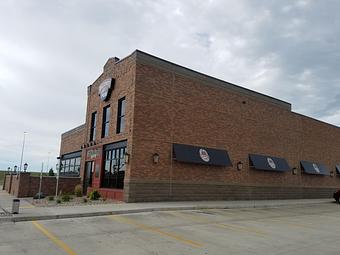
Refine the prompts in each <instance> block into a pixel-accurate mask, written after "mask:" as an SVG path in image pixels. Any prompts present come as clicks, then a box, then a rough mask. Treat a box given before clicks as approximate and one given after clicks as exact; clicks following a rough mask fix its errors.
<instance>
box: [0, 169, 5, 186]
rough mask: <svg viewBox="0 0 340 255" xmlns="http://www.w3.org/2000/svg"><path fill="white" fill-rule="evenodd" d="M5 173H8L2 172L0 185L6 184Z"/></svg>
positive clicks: (0, 173) (0, 171)
mask: <svg viewBox="0 0 340 255" xmlns="http://www.w3.org/2000/svg"><path fill="white" fill-rule="evenodd" d="M5 173H6V171H2V170H0V185H2V184H3V183H4V178H5Z"/></svg>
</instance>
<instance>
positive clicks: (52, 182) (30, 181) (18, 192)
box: [6, 173, 80, 197]
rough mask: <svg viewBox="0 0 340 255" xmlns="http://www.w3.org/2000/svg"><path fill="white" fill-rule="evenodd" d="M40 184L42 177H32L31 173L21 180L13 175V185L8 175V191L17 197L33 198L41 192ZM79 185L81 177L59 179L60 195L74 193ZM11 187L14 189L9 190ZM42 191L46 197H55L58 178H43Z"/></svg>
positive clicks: (23, 176) (23, 174)
mask: <svg viewBox="0 0 340 255" xmlns="http://www.w3.org/2000/svg"><path fill="white" fill-rule="evenodd" d="M39 183H40V177H37V176H30V173H21V174H20V176H19V178H17V177H16V175H12V183H10V175H7V176H6V191H7V192H9V193H10V194H12V195H14V196H16V197H33V196H34V195H35V194H37V193H38V192H39ZM78 184H80V178H79V177H59V184H58V187H59V188H58V190H59V192H58V193H59V194H60V193H73V192H74V188H75V186H76V185H78ZM10 185H11V186H12V187H11V189H10V190H9V186H10ZM41 191H42V192H43V193H44V195H46V196H51V195H55V191H56V177H53V176H43V178H42V182H41Z"/></svg>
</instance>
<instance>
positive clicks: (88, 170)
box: [84, 161, 94, 194]
mask: <svg viewBox="0 0 340 255" xmlns="http://www.w3.org/2000/svg"><path fill="white" fill-rule="evenodd" d="M93 166H94V161H87V162H86V165H85V176H84V194H86V192H87V188H88V187H92V175H93V168H94V167H93Z"/></svg>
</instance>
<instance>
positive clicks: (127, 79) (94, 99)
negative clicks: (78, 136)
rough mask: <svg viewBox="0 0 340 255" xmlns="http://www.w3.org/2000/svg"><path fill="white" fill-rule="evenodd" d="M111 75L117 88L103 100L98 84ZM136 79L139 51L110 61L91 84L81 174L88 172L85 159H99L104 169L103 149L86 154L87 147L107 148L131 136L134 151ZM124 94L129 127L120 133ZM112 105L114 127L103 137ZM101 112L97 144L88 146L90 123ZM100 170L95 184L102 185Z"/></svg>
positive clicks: (129, 140) (129, 138)
mask: <svg viewBox="0 0 340 255" xmlns="http://www.w3.org/2000/svg"><path fill="white" fill-rule="evenodd" d="M107 78H114V79H115V85H114V89H113V90H112V91H111V95H110V98H109V99H108V100H107V101H102V100H101V99H100V97H99V95H98V88H99V85H100V84H101V82H102V81H104V80H105V79H107ZM134 82H135V54H132V55H130V56H128V57H126V58H125V59H123V60H121V61H119V62H114V61H112V60H111V59H110V60H109V61H108V62H107V63H106V65H105V67H104V70H103V73H102V74H101V75H100V76H99V78H98V79H97V80H96V81H95V82H94V83H93V84H92V85H91V86H89V87H88V98H87V111H86V132H85V143H86V144H87V146H86V148H85V149H84V151H83V154H82V155H83V157H82V166H83V167H82V168H81V176H82V177H83V176H84V170H85V167H84V166H85V164H86V163H85V162H86V161H95V166H94V168H96V167H99V169H100V170H102V168H103V164H104V162H103V157H102V156H103V152H102V153H101V155H100V157H97V158H95V159H90V158H86V151H88V150H91V149H95V148H99V149H100V150H102V149H103V146H104V145H105V144H109V143H113V142H118V141H122V140H127V141H128V143H127V151H128V152H129V153H131V149H132V147H131V143H132V131H133V108H134V84H135V83H134ZM122 97H125V98H126V109H125V129H124V132H122V133H120V134H116V124H117V110H118V100H119V99H120V98H122ZM107 105H110V110H111V113H110V127H109V136H108V137H105V138H102V137H101V131H102V130H101V128H102V120H103V119H102V117H103V108H104V107H105V106H107ZM95 111H96V112H97V129H96V137H95V141H94V144H93V145H90V146H88V144H89V138H90V125H91V115H92V113H93V112H95ZM129 174H130V167H129V165H128V166H127V167H126V171H125V175H126V176H129ZM101 177H102V175H101V174H100V175H99V176H98V177H96V176H95V175H94V176H93V187H95V188H97V189H98V188H100V184H101Z"/></svg>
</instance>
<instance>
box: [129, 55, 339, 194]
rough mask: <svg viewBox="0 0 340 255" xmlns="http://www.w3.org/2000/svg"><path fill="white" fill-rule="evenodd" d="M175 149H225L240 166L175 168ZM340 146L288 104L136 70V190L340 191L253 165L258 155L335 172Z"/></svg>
mask: <svg viewBox="0 0 340 255" xmlns="http://www.w3.org/2000/svg"><path fill="white" fill-rule="evenodd" d="M172 143H182V144H191V145H197V146H205V147H212V148H221V149H226V150H227V151H228V152H229V155H230V157H231V159H232V162H233V165H234V166H233V167H213V166H204V165H193V164H184V163H179V162H176V161H172V160H171V148H172ZM339 144H340V129H339V128H338V127H335V126H332V125H328V124H325V123H323V122H320V121H317V120H314V119H311V118H308V117H306V116H302V115H299V114H296V113H293V112H291V111H290V109H289V108H287V107H284V106H282V105H281V104H275V103H272V102H270V101H264V100H262V99H261V98H258V97H256V96H248V95H245V94H242V93H238V92H236V91H232V90H230V89H226V88H223V87H221V86H215V85H213V84H209V82H206V81H201V80H199V79H197V78H193V77H190V76H188V75H182V74H179V73H177V72H174V71H172V72H171V71H168V70H166V69H164V68H161V67H158V66H155V65H152V64H150V65H149V64H146V63H141V62H139V63H138V62H137V68H136V92H135V113H134V133H133V154H132V162H131V173H130V181H131V183H141V182H144V183H147V182H149V183H164V184H169V183H187V184H198V183H202V184H233V185H258V186H277V187H281V186H286V187H323V188H329V187H333V188H339V187H340V178H337V177H329V176H326V177H320V176H311V175H304V174H301V169H299V173H298V175H293V174H292V173H291V172H286V173H276V172H268V171H267V172H265V171H255V170H253V169H250V168H249V165H248V155H249V153H256V154H264V155H271V156H276V157H283V158H286V159H287V160H288V162H289V164H290V166H291V167H297V168H299V167H300V166H299V162H300V160H308V161H315V162H320V163H324V164H326V166H327V167H328V168H329V169H330V170H332V171H335V165H336V164H337V163H339V160H340V159H339V155H340V147H339V146H338V145H339ZM154 153H158V154H159V155H160V162H159V163H158V164H153V163H152V155H153V154H154ZM238 161H242V162H243V164H244V169H243V170H242V171H237V170H236V163H237V162H238ZM150 185H153V184H150ZM130 186H131V185H130ZM130 189H131V188H130ZM131 192H133V191H132V190H131Z"/></svg>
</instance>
